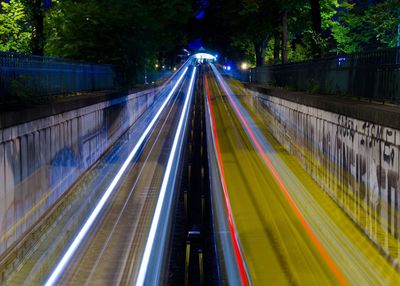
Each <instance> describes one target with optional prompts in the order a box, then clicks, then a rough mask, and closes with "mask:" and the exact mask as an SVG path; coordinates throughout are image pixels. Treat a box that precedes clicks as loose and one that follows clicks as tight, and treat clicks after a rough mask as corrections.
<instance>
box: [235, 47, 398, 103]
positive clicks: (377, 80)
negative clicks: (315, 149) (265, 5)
mask: <svg viewBox="0 0 400 286" xmlns="http://www.w3.org/2000/svg"><path fill="white" fill-rule="evenodd" d="M243 74H247V75H246V76H244V75H243ZM236 77H237V78H238V76H236ZM240 78H244V79H248V80H247V81H251V82H255V83H260V84H269V85H276V86H285V87H289V88H293V89H296V90H307V91H312V92H315V93H321V94H324V93H325V94H345V95H350V96H354V97H359V98H368V99H372V100H388V101H393V102H400V48H392V49H382V50H376V51H371V52H362V53H356V54H351V55H338V56H334V57H329V58H323V59H319V60H310V61H304V62H294V63H288V64H279V65H271V66H263V67H258V68H254V69H251V71H242V72H241V75H240Z"/></svg>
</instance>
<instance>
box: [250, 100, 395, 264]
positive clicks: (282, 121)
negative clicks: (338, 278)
mask: <svg viewBox="0 0 400 286" xmlns="http://www.w3.org/2000/svg"><path fill="white" fill-rule="evenodd" d="M254 95H256V96H257V97H255V98H257V99H256V100H255V101H254V102H253V103H255V105H256V108H257V110H258V111H259V112H260V114H262V115H263V117H264V118H265V119H266V122H268V124H269V125H270V127H271V130H272V132H273V134H274V136H275V137H276V138H277V139H278V140H279V141H280V142H281V143H282V144H283V145H284V146H285V148H286V149H287V150H288V151H289V152H290V153H292V154H293V155H295V156H296V157H297V158H298V159H299V160H300V162H301V164H302V165H303V166H304V167H305V168H306V170H307V171H308V172H309V173H310V174H311V175H312V176H313V178H314V179H315V180H316V181H317V182H318V183H319V184H320V185H321V186H322V187H323V188H324V189H325V190H326V191H327V192H328V193H329V194H330V195H331V196H332V197H333V198H334V199H335V200H336V201H337V203H338V204H339V205H340V206H342V208H343V209H344V210H345V211H346V212H347V213H348V214H349V215H350V216H351V217H352V218H353V220H354V221H355V222H356V223H357V224H358V225H359V226H360V227H361V228H362V229H363V230H364V231H365V232H366V233H367V234H368V235H369V236H370V237H371V239H372V240H373V241H375V242H376V243H377V244H378V245H380V246H381V247H382V248H383V250H384V252H386V253H390V254H391V255H397V256H396V257H394V258H399V257H400V254H399V253H400V246H399V245H397V248H398V249H397V250H396V249H389V245H388V237H387V235H392V236H393V237H395V238H397V237H398V235H399V229H400V216H399V208H400V181H399V179H400V176H399V170H400V167H399V163H400V160H399V144H400V130H397V129H393V128H388V127H385V126H382V125H378V124H374V123H373V122H368V121H363V120H358V119H356V118H351V117H346V116H343V115H340V114H336V113H332V112H329V111H325V110H321V109H318V108H314V107H310V106H306V105H302V104H299V103H296V102H292V101H289V100H285V99H282V98H279V97H273V96H267V95H263V94H260V93H258V92H254ZM361 210H362V211H361ZM365 213H367V214H368V215H364V214H365ZM373 217H375V218H377V219H376V220H374V219H371V218H373ZM379 228H383V229H385V232H379ZM386 231H387V232H386ZM382 233H385V235H386V236H382V235H381V234H382Z"/></svg>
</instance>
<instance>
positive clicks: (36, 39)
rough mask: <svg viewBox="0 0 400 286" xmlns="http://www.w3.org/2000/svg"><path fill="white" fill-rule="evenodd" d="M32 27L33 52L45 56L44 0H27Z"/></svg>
mask: <svg viewBox="0 0 400 286" xmlns="http://www.w3.org/2000/svg"><path fill="white" fill-rule="evenodd" d="M25 1H26V7H27V9H28V14H29V16H30V21H31V28H32V53H33V54H34V55H38V56H43V47H44V26H43V25H44V23H43V21H44V7H43V0H25Z"/></svg>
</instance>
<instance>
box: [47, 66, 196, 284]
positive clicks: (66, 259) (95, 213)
mask: <svg viewBox="0 0 400 286" xmlns="http://www.w3.org/2000/svg"><path fill="white" fill-rule="evenodd" d="M187 70H188V67H186V68H185V70H184V71H183V73H182V75H181V76H180V77H179V79H178V81H177V82H176V83H175V85H174V87H173V88H172V90H171V91H170V93H169V94H168V96H167V98H166V99H165V101H164V102H163V104H162V105H161V107H160V109H159V110H158V111H157V113H156V115H155V116H154V117H153V119H152V120H151V122H150V124H149V125H148V126H147V128H146V130H145V131H144V132H143V134H142V136H141V137H140V138H139V141H138V142H137V143H136V145H135V147H133V149H132V151H131V153H130V154H129V156H128V158H127V159H126V160H125V162H124V164H123V165H122V166H121V168H120V169H119V171H118V173H117V174H116V175H115V177H114V179H113V180H112V182H111V184H110V185H109V186H108V188H107V190H106V191H105V193H104V194H103V196H102V197H101V199H100V201H99V202H98V203H97V205H96V207H95V208H94V210H93V212H92V213H91V214H90V216H89V218H88V219H87V220H86V222H85V223H84V225H83V227H82V228H81V230H80V231H79V233H78V235H77V236H76V237H75V239H74V241H73V242H72V244H71V245H70V246H69V248H68V249H67V252H66V253H65V254H64V256H63V257H62V259H61V260H60V262H59V263H58V264H57V266H56V268H55V269H54V270H53V272H52V273H51V275H50V277H49V279H48V280H47V282H46V284H45V285H46V286H51V285H55V284H56V282H57V280H58V279H59V277H60V275H61V274H62V272H63V270H64V268H65V267H66V266H67V263H68V262H69V260H70V259H71V258H72V256H73V255H74V253H75V251H76V250H77V248H78V247H79V245H80V244H81V242H82V241H83V239H84V238H85V235H86V234H87V232H88V231H89V229H90V227H91V226H92V224H93V222H94V221H95V220H96V218H97V216H98V215H99V213H100V211H101V210H102V208H103V207H104V205H105V204H106V202H107V200H108V198H109V197H110V195H111V194H112V192H113V190H114V188H115V186H116V185H117V183H118V181H119V180H120V179H121V177H122V175H123V174H124V172H125V170H126V169H127V168H128V166H129V164H130V163H131V161H132V159H133V158H134V157H135V155H136V153H137V152H138V150H139V149H140V147H141V145H142V144H143V142H144V140H145V139H146V137H147V135H148V134H149V133H150V130H151V129H152V128H153V126H154V124H155V123H156V122H157V120H158V117H160V115H161V113H162V111H163V110H164V108H165V106H166V105H167V103H168V102H169V100H170V99H171V97H172V95H173V93H174V92H175V90H176V88H177V87H178V85H179V83H180V82H181V81H182V79H183V76H184V75H185V74H186V72H187Z"/></svg>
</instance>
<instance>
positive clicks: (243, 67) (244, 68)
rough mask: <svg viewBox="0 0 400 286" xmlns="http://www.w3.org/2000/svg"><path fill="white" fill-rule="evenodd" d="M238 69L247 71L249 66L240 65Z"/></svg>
mask: <svg viewBox="0 0 400 286" xmlns="http://www.w3.org/2000/svg"><path fill="white" fill-rule="evenodd" d="M240 68H241V69H242V70H247V69H248V68H249V66H248V65H247V63H242V64H241V65H240Z"/></svg>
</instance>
